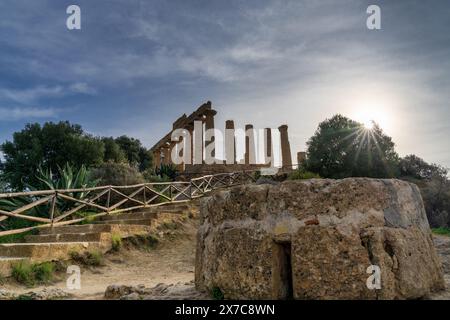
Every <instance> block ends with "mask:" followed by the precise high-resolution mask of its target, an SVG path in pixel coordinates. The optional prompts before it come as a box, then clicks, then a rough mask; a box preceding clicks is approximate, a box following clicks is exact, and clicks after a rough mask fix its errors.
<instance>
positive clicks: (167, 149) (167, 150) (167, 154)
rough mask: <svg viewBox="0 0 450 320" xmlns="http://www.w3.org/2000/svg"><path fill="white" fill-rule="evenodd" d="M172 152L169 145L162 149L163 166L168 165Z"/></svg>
mask: <svg viewBox="0 0 450 320" xmlns="http://www.w3.org/2000/svg"><path fill="white" fill-rule="evenodd" d="M171 150H172V148H171V146H170V145H167V146H165V147H164V148H163V154H164V161H163V163H164V164H169V163H170V151H171Z"/></svg>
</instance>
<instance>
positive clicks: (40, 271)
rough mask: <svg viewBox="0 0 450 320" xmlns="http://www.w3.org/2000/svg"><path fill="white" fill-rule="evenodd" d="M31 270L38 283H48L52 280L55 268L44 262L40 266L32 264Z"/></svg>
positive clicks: (51, 264)
mask: <svg viewBox="0 0 450 320" xmlns="http://www.w3.org/2000/svg"><path fill="white" fill-rule="evenodd" d="M32 270H33V274H34V278H35V279H36V281H38V282H39V283H48V282H49V281H51V280H52V278H53V273H54V271H55V267H54V265H53V263H51V262H44V263H41V264H34V265H33V266H32Z"/></svg>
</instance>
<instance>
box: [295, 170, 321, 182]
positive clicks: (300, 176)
mask: <svg viewBox="0 0 450 320" xmlns="http://www.w3.org/2000/svg"><path fill="white" fill-rule="evenodd" d="M319 178H320V176H319V175H318V174H316V173H313V172H310V171H305V170H304V169H297V170H295V171H294V172H292V173H291V174H290V175H289V177H288V179H289V180H306V179H319Z"/></svg>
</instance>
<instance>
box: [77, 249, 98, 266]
mask: <svg viewBox="0 0 450 320" xmlns="http://www.w3.org/2000/svg"><path fill="white" fill-rule="evenodd" d="M69 255H70V258H71V259H72V260H73V261H75V262H77V263H79V264H82V265H85V266H93V267H98V266H101V265H103V254H102V253H101V252H100V251H98V250H93V251H87V252H83V253H79V252H77V251H72V252H70V254H69Z"/></svg>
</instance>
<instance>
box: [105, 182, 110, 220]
mask: <svg viewBox="0 0 450 320" xmlns="http://www.w3.org/2000/svg"><path fill="white" fill-rule="evenodd" d="M110 202H111V186H109V187H108V196H107V198H106V208H108V209H107V210H106V212H107V213H108V214H109V208H110Z"/></svg>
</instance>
